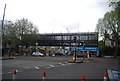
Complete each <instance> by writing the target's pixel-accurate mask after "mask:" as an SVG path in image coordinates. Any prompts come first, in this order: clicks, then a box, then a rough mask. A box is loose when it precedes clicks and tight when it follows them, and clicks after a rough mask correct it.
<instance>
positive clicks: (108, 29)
mask: <svg viewBox="0 0 120 81" xmlns="http://www.w3.org/2000/svg"><path fill="white" fill-rule="evenodd" d="M111 4H112V3H111ZM114 5H115V3H114ZM119 15H120V1H119V2H117V3H116V5H115V7H114V9H113V10H112V11H110V12H107V13H106V14H105V15H104V18H100V19H99V20H98V24H97V27H96V30H97V32H99V34H100V36H102V37H103V39H104V40H106V39H109V40H111V41H113V42H115V43H116V45H115V48H116V50H115V53H114V57H116V56H117V52H118V47H119V45H120V16H119Z"/></svg>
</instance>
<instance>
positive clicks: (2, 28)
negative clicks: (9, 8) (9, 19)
mask: <svg viewBox="0 0 120 81" xmlns="http://www.w3.org/2000/svg"><path fill="white" fill-rule="evenodd" d="M5 10H6V4H5V7H4V12H3V19H2V35H4V19H5Z"/></svg>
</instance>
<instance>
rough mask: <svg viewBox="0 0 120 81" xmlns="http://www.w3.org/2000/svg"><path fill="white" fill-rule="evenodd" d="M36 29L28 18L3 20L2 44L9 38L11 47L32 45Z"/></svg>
mask: <svg viewBox="0 0 120 81" xmlns="http://www.w3.org/2000/svg"><path fill="white" fill-rule="evenodd" d="M37 33H38V29H37V27H36V26H35V25H33V23H32V22H30V21H28V19H25V18H22V19H20V20H16V21H15V22H12V21H5V25H4V39H3V45H4V46H6V44H7V42H8V40H11V47H15V48H17V47H19V45H25V46H26V45H28V46H30V45H33V43H35V41H36V38H37V37H36V34H37Z"/></svg>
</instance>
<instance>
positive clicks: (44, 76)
mask: <svg viewBox="0 0 120 81" xmlns="http://www.w3.org/2000/svg"><path fill="white" fill-rule="evenodd" d="M45 78H46V72H43V80H44V79H45Z"/></svg>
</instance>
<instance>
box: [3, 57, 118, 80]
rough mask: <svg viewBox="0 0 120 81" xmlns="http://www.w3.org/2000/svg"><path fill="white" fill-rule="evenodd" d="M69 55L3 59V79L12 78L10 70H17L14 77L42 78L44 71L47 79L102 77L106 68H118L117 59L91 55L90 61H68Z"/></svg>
mask: <svg viewBox="0 0 120 81" xmlns="http://www.w3.org/2000/svg"><path fill="white" fill-rule="evenodd" d="M70 59H71V57H65V56H59V57H58V56H56V57H31V56H30V57H25V56H21V57H16V58H15V59H10V60H3V61H2V63H3V65H2V66H3V67H2V69H3V73H2V78H3V79H12V77H13V75H12V71H13V70H14V69H16V70H17V74H16V79H42V73H43V72H46V74H47V77H46V78H47V79H81V76H82V74H84V75H85V77H86V79H103V74H104V72H105V71H106V69H113V70H118V59H109V58H97V57H92V58H91V59H92V61H87V60H85V62H83V63H68V62H67V61H68V60H70Z"/></svg>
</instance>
